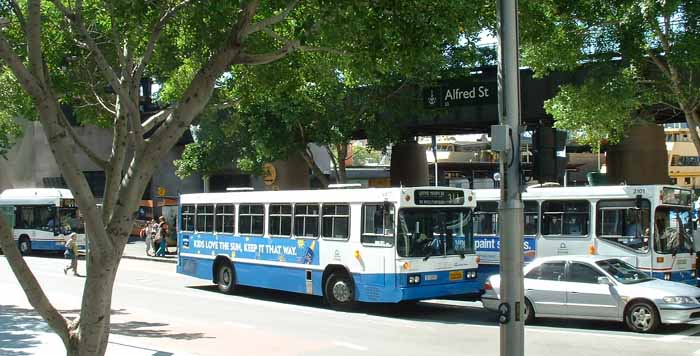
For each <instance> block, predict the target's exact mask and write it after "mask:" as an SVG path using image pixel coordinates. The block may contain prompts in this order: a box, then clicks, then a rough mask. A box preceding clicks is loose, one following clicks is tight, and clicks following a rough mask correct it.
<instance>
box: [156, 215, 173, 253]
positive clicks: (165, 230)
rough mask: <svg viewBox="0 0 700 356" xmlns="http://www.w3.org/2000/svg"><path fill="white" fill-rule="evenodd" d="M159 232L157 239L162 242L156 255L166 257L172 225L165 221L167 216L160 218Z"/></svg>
mask: <svg viewBox="0 0 700 356" xmlns="http://www.w3.org/2000/svg"><path fill="white" fill-rule="evenodd" d="M158 221H159V223H158V232H157V233H156V240H158V241H159V242H160V247H159V248H158V251H156V256H158V257H165V252H166V251H167V249H168V236H169V235H170V226H168V223H167V222H166V221H165V217H163V216H161V217H159V218H158Z"/></svg>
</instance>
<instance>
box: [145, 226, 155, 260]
mask: <svg viewBox="0 0 700 356" xmlns="http://www.w3.org/2000/svg"><path fill="white" fill-rule="evenodd" d="M143 230H144V235H145V238H146V240H145V242H146V255H147V256H153V253H154V252H155V250H154V249H153V237H154V235H155V234H156V232H155V228H154V223H153V218H148V221H146V225H144V227H143Z"/></svg>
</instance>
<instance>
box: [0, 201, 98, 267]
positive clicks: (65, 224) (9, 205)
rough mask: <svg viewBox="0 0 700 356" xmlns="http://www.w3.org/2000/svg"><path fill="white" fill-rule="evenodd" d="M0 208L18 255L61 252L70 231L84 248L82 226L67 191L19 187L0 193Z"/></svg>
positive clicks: (75, 207)
mask: <svg viewBox="0 0 700 356" xmlns="http://www.w3.org/2000/svg"><path fill="white" fill-rule="evenodd" d="M0 207H2V209H3V210H4V211H5V212H6V213H7V214H9V215H11V216H13V219H11V223H12V227H13V231H14V232H13V235H14V239H15V241H17V245H18V247H19V250H20V252H21V253H22V254H23V255H29V254H31V253H32V251H45V252H63V251H65V243H66V239H67V237H68V235H69V234H70V233H71V232H75V233H76V234H78V245H79V246H84V245H85V227H84V223H83V221H82V219H81V218H80V212H79V211H78V207H77V205H76V203H75V199H73V194H72V193H71V191H70V190H68V189H58V188H22V189H7V190H5V191H3V192H2V193H0Z"/></svg>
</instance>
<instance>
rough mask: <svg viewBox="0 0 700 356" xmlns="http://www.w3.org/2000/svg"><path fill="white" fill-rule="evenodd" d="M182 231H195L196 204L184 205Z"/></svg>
mask: <svg viewBox="0 0 700 356" xmlns="http://www.w3.org/2000/svg"><path fill="white" fill-rule="evenodd" d="M182 231H194V205H183V206H182Z"/></svg>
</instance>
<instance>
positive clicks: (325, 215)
mask: <svg viewBox="0 0 700 356" xmlns="http://www.w3.org/2000/svg"><path fill="white" fill-rule="evenodd" d="M321 213H322V217H321V220H322V221H321V236H323V237H324V238H331V239H347V238H348V237H349V236H350V205H347V204H323V208H321Z"/></svg>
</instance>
